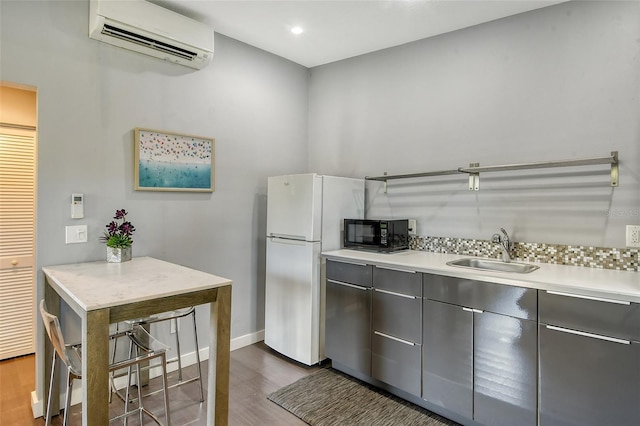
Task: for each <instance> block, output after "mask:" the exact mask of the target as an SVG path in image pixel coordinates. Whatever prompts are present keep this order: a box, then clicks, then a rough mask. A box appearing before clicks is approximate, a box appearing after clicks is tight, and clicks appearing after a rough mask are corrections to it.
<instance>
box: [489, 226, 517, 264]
mask: <svg viewBox="0 0 640 426" xmlns="http://www.w3.org/2000/svg"><path fill="white" fill-rule="evenodd" d="M500 231H502V235H500V234H493V236H492V237H491V242H492V243H496V244H500V245H501V246H502V261H503V262H507V263H508V262H511V249H513V243H512V242H511V239H510V238H509V234H507V231H505V230H504V228H500Z"/></svg>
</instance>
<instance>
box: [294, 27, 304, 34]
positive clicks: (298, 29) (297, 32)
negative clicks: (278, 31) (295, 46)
mask: <svg viewBox="0 0 640 426" xmlns="http://www.w3.org/2000/svg"><path fill="white" fill-rule="evenodd" d="M291 32H292V33H293V34H295V35H298V34H302V33H303V32H304V30H303V29H302V27H293V28H291Z"/></svg>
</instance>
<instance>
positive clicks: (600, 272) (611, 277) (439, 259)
mask: <svg viewBox="0 0 640 426" xmlns="http://www.w3.org/2000/svg"><path fill="white" fill-rule="evenodd" d="M322 256H324V257H326V258H327V259H332V260H343V261H353V262H366V263H369V264H374V265H379V266H387V267H391V268H395V269H405V270H407V271H417V272H426V273H432V274H439V275H447V276H450V277H458V278H465V279H473V280H477V281H487V282H492V283H497V284H508V285H512V286H517V287H527V288H535V289H540V290H552V291H558V292H567V293H572V294H577V295H582V296H590V297H598V298H604V299H613V300H621V301H626V302H634V303H640V273H638V272H635V271H618V270H613V269H599V268H589V267H583V266H567V265H556V264H552V263H534V262H519V261H516V262H517V263H530V264H533V265H536V266H538V267H539V268H540V269H537V270H535V271H533V272H530V273H528V274H518V273H511V272H493V271H479V270H476V269H467V268H461V267H455V266H449V265H447V262H450V261H452V260H457V259H462V258H467V257H473V256H468V255H457V254H442V253H431V252H425V251H418V250H406V251H401V252H396V253H390V254H385V253H375V252H367V251H359V250H346V249H343V250H334V251H326V252H323V253H322ZM493 260H495V259H493Z"/></svg>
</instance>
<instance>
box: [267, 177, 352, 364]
mask: <svg viewBox="0 0 640 426" xmlns="http://www.w3.org/2000/svg"><path fill="white" fill-rule="evenodd" d="M363 217H364V180H363V179H352V178H343V177H335V176H323V175H318V174H315V173H307V174H299V175H286V176H275V177H270V178H269V180H268V187H267V263H266V280H265V324H264V342H265V343H266V344H267V346H269V347H271V348H272V349H274V350H276V351H278V352H280V353H281V354H283V355H286V356H287V357H289V358H292V359H294V360H296V361H298V362H301V363H303V364H306V365H313V364H317V363H318V362H320V361H322V360H323V359H324V358H325V356H324V288H323V287H324V286H323V280H322V279H321V277H320V273H321V270H322V268H321V266H322V263H321V262H322V259H321V257H320V253H321V252H322V251H326V250H337V249H339V248H340V247H341V246H342V231H343V229H342V228H343V219H345V218H356V219H358V218H363Z"/></svg>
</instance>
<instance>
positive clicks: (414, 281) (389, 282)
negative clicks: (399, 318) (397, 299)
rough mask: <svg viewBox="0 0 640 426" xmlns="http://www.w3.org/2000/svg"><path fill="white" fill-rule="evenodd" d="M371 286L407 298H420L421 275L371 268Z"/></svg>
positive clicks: (381, 267)
mask: <svg viewBox="0 0 640 426" xmlns="http://www.w3.org/2000/svg"><path fill="white" fill-rule="evenodd" d="M373 286H374V287H375V288H379V289H382V290H388V291H393V292H395V293H401V294H406V295H408V296H417V297H422V274H420V273H417V272H410V271H399V270H395V269H389V268H386V267H383V266H376V267H375V268H373Z"/></svg>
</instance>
